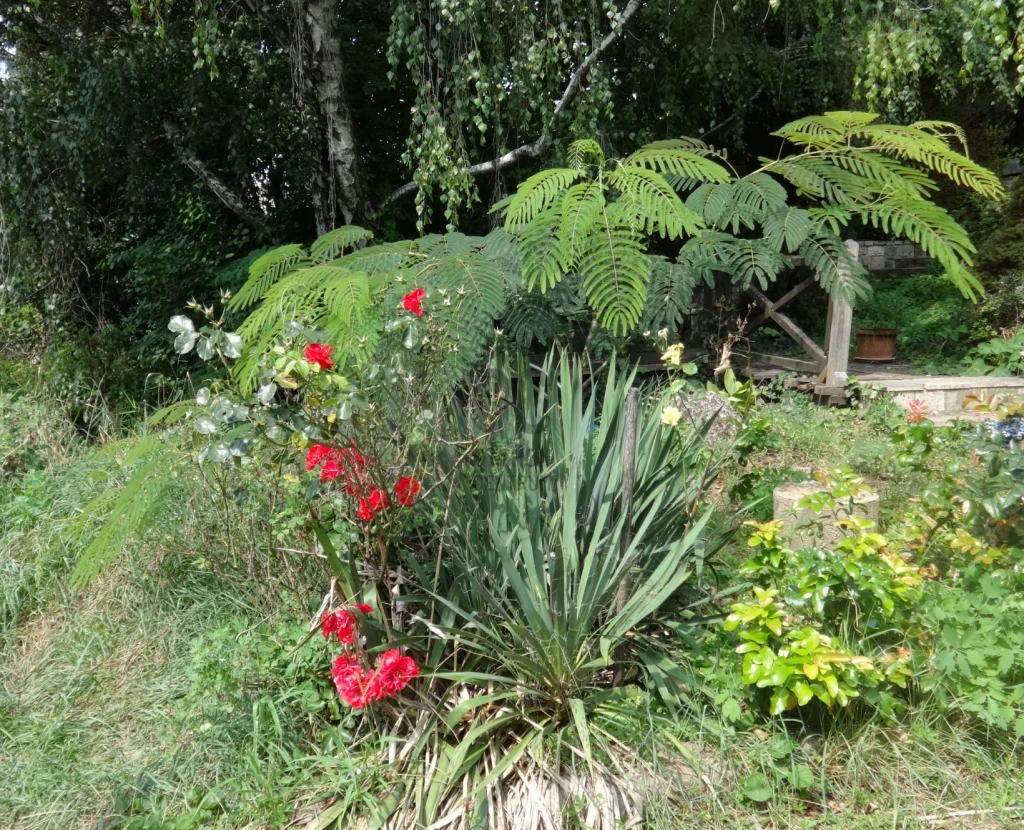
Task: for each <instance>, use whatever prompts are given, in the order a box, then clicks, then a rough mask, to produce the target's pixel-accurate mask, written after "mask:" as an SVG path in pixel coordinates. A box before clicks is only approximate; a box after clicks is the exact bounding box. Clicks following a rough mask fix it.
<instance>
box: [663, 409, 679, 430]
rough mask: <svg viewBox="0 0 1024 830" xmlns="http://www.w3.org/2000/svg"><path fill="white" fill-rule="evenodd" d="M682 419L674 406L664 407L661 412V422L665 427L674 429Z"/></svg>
mask: <svg viewBox="0 0 1024 830" xmlns="http://www.w3.org/2000/svg"><path fill="white" fill-rule="evenodd" d="M682 417H683V413H682V412H680V411H679V410H678V409H677V408H676V407H674V406H666V407H665V408H664V409H663V410H661V422H662V423H663V424H665V425H666V426H670V427H674V426H675V425H676V424H678V423H679V420H680V419H681V418H682Z"/></svg>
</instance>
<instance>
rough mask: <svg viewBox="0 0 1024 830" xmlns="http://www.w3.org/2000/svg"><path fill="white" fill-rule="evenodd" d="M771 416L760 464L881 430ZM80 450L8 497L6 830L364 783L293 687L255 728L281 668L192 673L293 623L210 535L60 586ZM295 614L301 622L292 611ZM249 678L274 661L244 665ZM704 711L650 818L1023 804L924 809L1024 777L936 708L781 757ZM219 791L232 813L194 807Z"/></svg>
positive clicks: (844, 454) (834, 452)
mask: <svg viewBox="0 0 1024 830" xmlns="http://www.w3.org/2000/svg"><path fill="white" fill-rule="evenodd" d="M767 411H768V412H769V413H770V414H771V415H772V419H773V426H772V429H773V434H774V435H775V436H776V437H777V438H778V439H779V440H778V441H777V442H776V446H774V447H773V448H771V449H769V450H766V451H765V452H764V453H763V454H762V456H761V457H760V459H759V461H758V463H762V464H772V465H774V466H799V467H815V466H817V467H827V466H832V465H834V464H835V463H838V462H841V461H846V462H850V463H853V464H854V465H855V466H857V467H859V468H862V469H863V471H864V472H865V473H867V474H868V475H870V474H871V465H872V463H873V462H872V461H871V459H872V457H873V456H872V453H871V452H870V451H868V450H870V448H871V446H872V445H873V444H875V443H877V441H878V432H877V430H878V428H879V423H877V422H876V421H878V420H880V417H881V415H876V416H871V417H868V418H864V417H862V416H861V415H859V414H856V413H851V412H835V411H832V412H825V411H823V410H820V409H817V408H812V407H808V406H805V405H804V404H803V403H801V402H799V401H798V400H796V399H795V398H791V397H785V398H783V400H782V401H780V402H779V403H777V404H773V405H772V406H770V407H769V408H768V410H767ZM0 418H3V413H2V411H0ZM72 444H73V442H72V443H71V444H69V443H67V442H66V441H64V442H63V443H62V442H61V441H54V446H64V447H65V449H64V450H61V451H59V452H54V453H53V454H52V455H51V456H50V457H49V458H48V459H47V460H46V462H45V463H48V465H49V466H48V468H47V473H46V475H45V476H39V475H36V476H35V477H34V478H31V479H30V480H29V485H30V487H29V489H31V490H32V493H31V494H30V495H31V498H26V496H25V490H26V486H29V485H26V484H25V481H26V480H24V479H23V480H22V482H21V484H19V485H16V486H12V485H8V486H7V490H6V492H5V493H4V494H2V495H3V504H2V507H0V511H2V512H0V609H2V608H5V607H6V608H8V609H9V611H8V612H7V614H6V616H4V613H3V612H0V827H4V828H7V827H11V828H15V827H16V828H54V830H56V829H57V828H78V827H82V828H88V827H95V826H101V827H107V828H114V827H123V826H124V824H125V821H124V819H123V818H119V816H123V814H124V812H125V809H126V807H128V806H130V803H131V801H132V800H133V799H135V798H140V797H141V798H142V801H141V802H139V803H137V805H136V806H137V807H140V808H141V810H142V812H144V813H153V814H155V815H163V814H164V813H168V814H174V815H177V816H179V817H180V816H190V815H191V816H193V817H195V818H199V817H203V818H205V819H206V820H207V821H208V822H210V824H203V825H202V826H213V824H214V823H216V826H218V827H241V826H249V827H264V826H266V827H272V826H284V825H285V824H286V823H287V822H288V821H289V820H290V819H291V818H293V817H294V816H295V812H294V805H295V804H296V803H297V802H299V803H305V802H304V799H305V798H306V797H307V796H309V795H310V794H311V793H316V792H320V793H323V792H346V791H347V792H359V793H364V792H366V790H367V789H368V788H369V783H370V782H369V781H368V780H367V778H366V776H367V772H366V771H363V770H360V769H359V766H360V763H359V762H360V759H359V757H358V752H356V753H354V755H352V756H351V757H350V753H347V752H345V751H341V752H337V751H336V750H334V749H332V748H331V744H330V742H328V743H327V744H325V745H324V748H325V750H326V751H325V752H324V753H323V754H322V755H321V754H320V753H319V752H317V749H316V748H315V747H314V746H312V744H311V743H310V739H311V737H312V736H313V735H316V736H317V738H318V739H321V738H323V737H324V734H325V727H324V725H323V722H322V721H321V722H320V723H319V724H318V725H317V727H316V728H315V729H313V728H312V727H310V728H305V726H304V725H309V724H312V723H313V715H311V714H307V713H304V712H303V711H302V709H301V707H298V706H297V705H296V701H295V700H294V699H287V696H286V695H284V696H279V697H277V698H275V699H276V700H277V701H278V702H277V708H276V709H272V711H273V719H272V720H274V721H275V722H277V726H276V727H271V729H270V731H271V732H272V733H274V734H272V735H271V737H270V738H269V739H267V738H266V737H263V738H260V737H258V732H259V730H258V728H257V727H258V726H259V724H260V723H262V722H265V721H266V720H267V718H266V717H265V715H264V711H263V710H262V709H260V707H259V706H255V705H254V703H255V702H256V701H257V700H259V699H260V694H261V693H262V691H267V690H269V692H272V693H273V694H277V692H278V691H281V690H286V689H287V688H288V683H289V681H287V680H286V679H285V678H281V686H280V687H279V689H274V688H272V686H273V681H272V680H269V681H268V680H265V679H257V680H256V681H254V682H253V684H252V685H253V687H252V688H247V689H242V690H240V691H236V693H234V694H231V693H230V692H231V691H232V690H231V689H228V692H229V694H227V695H226V699H229V700H233V701H234V704H233V705H232V706H230V707H228V708H224V707H223V706H220V705H219V704H218V705H213V703H210V701H214V702H215V701H216V700H221V699H224V698H225V695H223V694H221V693H222V692H224V689H221V688H218V687H217V684H218V683H220V682H223V680H224V678H227V679H228V681H229V682H233V681H231V678H233V677H236V675H237V672H236V673H235V674H232V671H235V670H234V669H232V671H227V672H226V673H225V674H223V675H216V676H215V677H213V679H211V676H210V675H209V674H208V673H207V674H197V665H204V666H206V665H208V664H213V665H215V666H216V665H217V664H218V663H221V662H224V661H225V660H227V661H228V662H230V661H231V660H233V659H234V660H238V661H240V662H241V664H242V665H243V669H241V670H239V671H241V672H242V674H245V673H246V672H248V669H247V668H244V666H245V664H246V663H247V661H248V662H254V661H255V660H256V658H255V657H254V656H253V654H255V652H256V645H257V644H260V643H264V644H265V643H266V642H267V641H268V640H269V639H273V638H275V637H278V636H279V632H280V631H281V626H282V625H283V624H282V623H281V622H280V620H277V621H275V622H271V623H268V624H265V625H264V626H261V627H259V628H258V629H254V632H255V633H252V634H249V633H246V631H245V630H246V629H248V628H249V627H250V626H255V625H257V624H258V623H259V622H260V620H261V619H263V616H264V614H265V609H261V610H259V611H257V610H256V609H255V608H253V607H252V606H250V605H247V604H246V603H245V602H243V601H241V600H239V598H238V595H237V592H235V591H232V590H231V589H229V588H228V587H227V586H225V585H224V584H223V583H219V582H218V581H216V580H214V579H213V578H211V577H210V575H209V574H208V573H207V572H206V571H203V570H200V569H198V568H197V567H196V566H195V564H194V562H193V560H191V559H189V558H187V557H182V556H179V555H176V554H174V553H170V551H174V550H183V549H185V550H187V549H188V548H189V547H190V546H191V547H193V548H194V547H196V546H197V545H202V544H204V543H203V542H201V541H197V540H201V539H203V538H207V537H205V536H204V535H203V534H202V533H197V532H193V530H190V528H188V527H185V526H182V525H181V524H180V523H177V522H174V523H169V524H168V525H167V526H166V527H163V528H160V529H159V532H158V533H157V534H156V538H158V539H160V540H161V548H160V549H155V548H153V547H152V546H147V547H146V548H145V549H144V550H136V551H135V552H130V553H129V554H127V555H126V556H125V557H122V559H121V560H120V562H119V563H118V564H117V565H116V566H115V567H114V568H113V569H112V570H111V571H109V572H108V573H107V574H106V575H104V576H103V577H102V578H101V579H100V580H98V581H97V582H96V583H95V584H94V585H93V586H92V587H91V588H89V589H88V590H87V591H85V592H83V593H81V594H78V595H73V594H71V593H69V592H68V591H67V590H66V589H65V588H64V582H65V578H66V574H67V572H68V565H69V560H71V559H73V557H74V556H75V555H76V550H75V548H74V547H73V546H71V545H70V543H68V542H67V541H66V539H65V537H64V535H63V534H64V531H65V530H66V527H67V524H68V522H69V521H70V520H71V519H72V518H73V517H74V515H75V514H76V508H78V507H80V505H81V504H82V503H83V502H84V500H85V498H86V497H87V495H88V494H89V493H91V492H93V491H94V490H95V488H96V486H97V484H96V483H95V482H93V481H92V480H91V476H92V474H93V472H94V471H95V470H96V469H97V468H98V467H100V466H101V465H102V464H103V463H104V462H102V461H99V460H97V459H96V458H95V457H94V455H92V454H90V453H88V452H85V451H82V450H80V449H79V450H70V451H68V450H67V447H70V446H72ZM895 497H897V492H896V491H895V490H894V492H892V493H891V494H890V499H891V498H895ZM157 563H158V564H157ZM15 610H16V614H15V613H13V612H14V611H15ZM228 624H230V625H232V626H234V628H233V629H232V631H233V632H234V631H237V632H238V634H232V635H231V636H226V637H224V636H221V637H219V638H217V637H216V636H214V639H213V642H215V643H217V644H218V645H217V648H219V649H221V651H216V652H215V653H214V656H213V657H212V658H211V657H209V656H206V657H203V658H202V659H201V660H200V659H199V658H197V656H196V653H197V652H196V649H195V643H196V642H197V641H201V642H209V641H210V638H211V636H213V635H212V632H215V631H218V630H220V629H222V627H223V626H225V625H228ZM289 625H290V626H291V628H290V629H289V630H291V631H293V632H294V630H296V624H289ZM264 631H266V632H267V633H265V634H264V633H262V632H264ZM204 638H205V639H204ZM236 644H237V645H236ZM225 649H226V650H225ZM221 653H223V654H226V655H227V658H222V657H220V656H217V655H219V654H221ZM203 661H205V662H203ZM253 676H254V677H257V678H260V677H263V678H265V676H266V675H261V674H260V671H258V670H256V669H253ZM200 677H201V678H202V679H199V678H200ZM217 678H220V679H217ZM264 683H266V684H267V685H264V686H262V687H261V684H264ZM243 685H244V684H243ZM218 695H219V697H218ZM257 710H259V711H257ZM708 717H709V721H708V722H707V723H704V724H701V723H700V722H699V721H694V720H687V721H685V722H683V723H681V724H680V727H679V735H678V737H679V738H681V739H683V740H685V741H687V742H688V743H689V745H690V747H691V749H692V750H693V751H694V752H695V753H696V754H697V755H699V756H700V757H702V758H705V759H706V763H707V765H708V766H707V770H706V772H707V775H708V780H707V782H704V783H700V782H697V783H695V787H694V789H693V790H692V791H690V792H689V794H688V795H687V800H686V803H685V805H683V806H682V807H680V805H679V804H675V805H667V804H663V805H657V804H655V805H653V807H654V808H653V809H652V811H651V812H652V826H654V825H656V826H660V827H678V828H684V827H686V828H688V827H722V828H725V827H734V828H750V827H757V826H761V827H765V828H767V827H770V826H776V827H808V828H810V827H830V828H840V827H843V828H847V827H849V828H865V829H866V828H883V827H925V826H960V827H972V828H973V827H978V828H986V827H1017V826H1020V820H1021V815H1022V814H1021V813H1015V812H1009V813H1007V812H993V813H985V814H983V815H980V816H970V817H963V818H962V819H958V820H956V821H954V822H952V823H951V824H946V825H937V824H930V823H928V822H926V821H924V819H923V817H925V816H928V815H930V814H934V813H939V812H944V811H946V810H972V809H973V810H978V809H982V810H1001V809H1002V808H1004V807H1006V806H1011V805H1013V804H1015V803H1019V802H1014V801H1013V799H1014V798H1019V797H1020V793H1021V792H1022V791H1024V787H1022V785H1021V784H1020V783H1019V782H1020V781H1021V780H1022V770H1021V769H1020V767H1019V765H1014V762H1013V761H1012V758H1013V755H1012V753H1000V752H996V751H992V750H990V749H987V748H986V747H985V746H984V745H983V744H982V743H979V742H978V740H977V738H973V737H971V736H968V735H967V734H965V733H963V732H960V731H958V730H957V729H955V728H952V727H950V726H949V725H948V724H943V723H941V722H940V720H939V719H938V718H937V717H935V716H932V715H929V714H928V713H927V712H918V713H917V714H916V716H915V718H914V719H913V720H912V721H911V722H910V725H908V726H907V727H906V728H892V727H886V726H884V725H882V724H880V723H876V724H869V725H866V726H863V725H862V726H859V727H856V728H854V727H850V728H849V729H845V730H844V729H839V730H836V731H835V732H834V733H833V734H831V735H830V736H829V737H828V738H827V739H826V740H824V741H820V739H817V738H814V737H809V738H806V739H797V740H795V741H794V742H788V740H787V745H788V748H787V749H786V751H785V753H783V754H784V755H785V757H784V758H779V757H777V756H779V755H780V752H779V747H780V743H779V742H780V740H781V739H780V736H779V734H778V733H772V732H770V731H761V730H755V731H754V733H739V734H734V733H732V732H731V730H729V729H728V727H723V725H722V724H720V723H718V722H717V720H716V718H715V715H714V714H713V713H711V712H710V710H709V714H708ZM642 720H643V718H642V713H641V717H640V719H639V722H638V725H637V730H636V733H635V738H634V739H635V740H637V741H643V740H644V738H642V737H640V736H642V735H643V734H644V732H643V729H642V728H641V727H642V725H643V724H642ZM282 722H283V723H282ZM705 727H706V728H705ZM331 728H333V727H331ZM765 728H766V730H767V729H769V727H765ZM275 730H276V731H275ZM328 731H329V730H328ZM346 734H347V733H346V732H345V725H344V724H342V726H341V727H339V728H338V731H337V735H336V739H335V738H332V740H333V741H334V743H333V745H334V746H338V745H345V741H346ZM795 763H807V764H808V766H810V767H811V768H812V769H813V770H814V771H815V775H816V777H817V780H816V781H815V783H814V784H813V785H812V786H810V787H808V788H807V789H806V790H803V791H799V792H793V791H792V790H787V789H786V788H784V787H776V794H775V796H774V798H773V800H772V801H770V802H768V803H766V804H763V805H755V804H753V803H751V802H750V801H749V800H745V799H744V798H742V797H741V796H740V794H739V792H740V789H741V787H740V784H741V782H742V781H743V780H744V777H745V776H748V775H751V774H756V773H762V774H765V775H766V776H767V777H768V778H769V779H770V780H771V781H773V782H776V781H778V779H779V776H780V775H781V774H782V773H784V772H785V771H786V769H787V765H792V764H795ZM708 784H710V787H709V786H708ZM211 788H212V789H213V792H214V793H216V797H217V799H220V800H221V803H223V805H224V807H225V810H224V811H222V812H216V811H215V812H213V813H201V814H197V813H192V812H190V808H192V807H195V805H197V804H198V803H199V802H200V801H201V800H202V799H203V797H204V796H205V795H206V794H207V793H208V792H210V791H211ZM314 809H315V808H314ZM306 812H307V810H305V809H303V810H300V811H299V814H300V815H301V814H303V813H306ZM153 826H154V827H159V828H170V827H172V826H175V825H173V824H171V823H167V824H160V823H159V822H157V823H154V824H153ZM182 826H185V825H182Z"/></svg>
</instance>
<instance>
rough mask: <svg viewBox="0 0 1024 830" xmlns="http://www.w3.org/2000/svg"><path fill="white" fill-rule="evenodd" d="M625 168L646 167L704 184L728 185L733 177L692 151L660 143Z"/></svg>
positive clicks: (626, 162) (642, 151) (638, 154)
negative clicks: (721, 183)
mask: <svg viewBox="0 0 1024 830" xmlns="http://www.w3.org/2000/svg"><path fill="white" fill-rule="evenodd" d="M622 164H623V166H624V167H647V168H650V169H651V170H655V171H657V172H658V173H661V174H663V175H674V176H680V177H682V178H684V179H694V180H696V181H701V182H727V181H729V179H730V178H732V177H731V175H730V174H729V171H728V170H726V169H725V168H724V167H722V166H721V165H720V164H717V163H716V162H713V161H711V160H710V159H709V158H707V156H706V155H702V154H701V153H700V152H695V151H694V150H692V149H684V148H683V147H680V146H673V143H672V142H657V143H655V144H648V145H647V146H645V147H641V148H640V149H639V150H637V151H636V152H635V153H633V154H632V155H631V156H628V157H627V158H626V159H625V160H624V161H623V162H622Z"/></svg>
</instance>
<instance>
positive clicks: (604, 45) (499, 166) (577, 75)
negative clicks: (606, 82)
mask: <svg viewBox="0 0 1024 830" xmlns="http://www.w3.org/2000/svg"><path fill="white" fill-rule="evenodd" d="M641 3H642V0H629V3H627V4H626V8H624V9H623V10H622V14H620V15H619V16H618V18H617V19H616V20H615V22H614V23H613V24H612V28H611V31H610V32H608V34H607V35H605V36H604V38H603V39H602V40H601V42H600V43H599V44H597V46H595V47H594V48H593V49H592V50H591V51H590V52H589V53H588V54H587V56H586V57H585V58H584V59H583V63H581V64H580V65H579V66H578V67H576V70H575V71H574V72H573V73H572V75H571V76H570V77H569V83H568V84H566V87H565V90H564V91H563V92H562V95H561V97H560V98H559V99H558V101H557V102H556V103H555V108H554V110H553V111H552V112H551V118H550V119H548V123H547V126H546V127H545V128H544V130H543V131H542V132H541V134H540V135H539V136H538V137H537V139H536V140H535V141H532V142H531V143H529V144H523V145H521V146H519V147H516V148H515V149H514V150H509V151H508V152H507V153H505V154H503V155H501V156H498V157H497V158H496V159H492V160H490V161H484V162H481V163H480V164H474V165H471V166H470V167H467V168H466V172H467V173H469V174H470V175H471V176H483V175H486V174H487V173H494V172H496V171H499V170H504V169H505V168H506V167H510V166H512V165H513V164H517V163H518V162H520V161H522V160H524V159H535V158H537V157H538V156H540V154H541V152H542V151H543V150H544V148H545V147H546V146H547V145H548V142H550V141H551V136H552V135H553V133H554V130H555V127H556V126H557V125H558V122H559V120H560V119H561V117H562V116H563V115H564V114H565V112H566V110H567V109H568V108H569V105H570V104H572V102H573V100H574V99H575V98H576V96H577V95H578V94H579V91H580V89H581V87H582V86H583V80H584V78H585V77H586V75H587V73H588V72H589V71H590V70H591V69H593V67H594V64H595V63H597V61H598V60H599V59H600V57H601V56H602V55H603V54H604V53H605V52H607V51H608V50H609V49H610V48H611V47H612V45H613V44H614V43H615V41H617V40H618V39H619V36H620V35H621V34H622V30H623V28H624V27H625V25H626V24H627V23H628V22H629V20H630V18H632V17H633V15H635V14H636V13H637V12H638V11H639V10H640V5H641ZM419 189H420V186H419V185H418V184H417V183H416V182H407V183H406V184H403V185H402V186H401V187H399V188H398V189H397V190H395V191H393V192H392V193H391V194H389V195H388V196H387V198H385V199H384V200H383V201H382V202H381V204H380V208H379V210H385V209H386V208H388V207H390V206H391V205H393V204H394V203H395V202H397V201H399V200H401V199H404V198H406V197H408V196H411V195H413V194H414V193H415V192H416V191H417V190H419Z"/></svg>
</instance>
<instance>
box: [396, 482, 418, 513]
mask: <svg viewBox="0 0 1024 830" xmlns="http://www.w3.org/2000/svg"><path fill="white" fill-rule="evenodd" d="M419 491H420V483H419V482H418V481H417V480H416V479H414V478H410V477H409V476H400V477H399V479H398V482H397V483H396V484H395V497H396V498H397V499H398V503H399V504H400V505H402V507H408V506H409V505H410V504H412V502H413V499H414V498H415V497H416V494H417V493H418V492H419Z"/></svg>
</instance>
